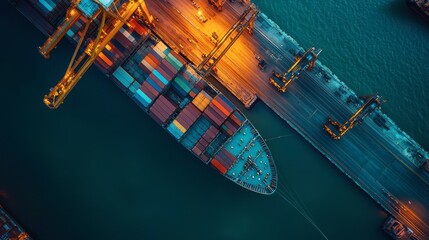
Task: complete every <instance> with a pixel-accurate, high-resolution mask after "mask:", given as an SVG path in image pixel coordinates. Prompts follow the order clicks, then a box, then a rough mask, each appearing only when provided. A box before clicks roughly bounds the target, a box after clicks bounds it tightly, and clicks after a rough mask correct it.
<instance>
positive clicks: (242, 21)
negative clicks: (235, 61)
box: [197, 4, 259, 77]
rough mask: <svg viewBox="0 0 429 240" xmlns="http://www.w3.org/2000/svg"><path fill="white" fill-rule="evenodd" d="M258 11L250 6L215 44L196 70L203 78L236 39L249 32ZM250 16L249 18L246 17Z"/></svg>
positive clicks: (253, 6)
mask: <svg viewBox="0 0 429 240" xmlns="http://www.w3.org/2000/svg"><path fill="white" fill-rule="evenodd" d="M258 13H259V10H258V9H257V8H256V6H255V5H254V4H251V5H250V6H249V7H248V8H247V9H246V10H245V11H244V12H243V13H242V14H241V15H240V17H239V18H238V20H237V22H235V23H234V25H233V26H232V27H231V28H230V29H229V30H228V31H227V32H226V34H225V35H224V36H223V37H222V38H221V39H220V40H219V42H217V44H216V46H215V47H214V48H213V49H212V50H211V51H210V53H209V54H208V55H207V56H205V57H204V59H203V61H202V62H201V63H200V64H199V65H198V67H197V69H198V70H200V71H203V74H202V75H203V77H206V76H207V75H209V74H210V72H211V71H212V70H213V68H214V67H215V66H216V64H217V63H218V62H219V61H220V59H221V58H222V57H223V56H224V55H225V54H226V52H227V51H228V50H229V49H230V48H231V46H232V45H233V44H234V43H235V42H236V41H237V39H238V38H239V37H240V36H241V34H242V33H243V32H244V31H245V30H246V29H247V30H248V31H249V33H251V30H249V29H250V28H251V27H252V26H253V22H254V21H255V19H256V16H257V15H258ZM249 14H251V15H250V17H248V16H249ZM235 31H237V33H236V35H235V36H234V37H231V38H230V36H231V35H232V33H234V32H235ZM228 39H230V42H229V43H228V45H227V46H226V47H225V48H224V49H223V50H222V52H221V53H220V54H219V55H218V56H217V57H215V54H216V53H217V52H218V51H219V50H220V49H221V47H222V46H223V44H224V43H225V42H226V41H227V40H228ZM206 67H207V68H206Z"/></svg>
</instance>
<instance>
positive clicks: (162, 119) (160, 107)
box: [149, 95, 177, 125]
mask: <svg viewBox="0 0 429 240" xmlns="http://www.w3.org/2000/svg"><path fill="white" fill-rule="evenodd" d="M176 109H177V106H176V105H175V104H174V103H172V102H171V101H170V100H168V99H167V98H165V97H164V95H160V96H159V97H158V99H156V101H155V102H154V104H153V105H152V107H150V109H149V115H150V116H151V117H152V118H153V119H154V120H155V121H156V122H157V123H158V124H160V125H163V124H165V123H166V122H167V120H168V119H169V118H170V116H171V115H172V114H173V113H174V112H175V111H176Z"/></svg>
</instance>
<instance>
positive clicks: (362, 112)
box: [323, 94, 383, 140]
mask: <svg viewBox="0 0 429 240" xmlns="http://www.w3.org/2000/svg"><path fill="white" fill-rule="evenodd" d="M361 98H362V99H364V100H366V101H365V103H364V104H363V105H362V107H360V108H359V109H358V110H357V111H356V112H355V114H353V116H351V117H350V118H349V119H348V120H347V121H346V122H345V123H343V124H341V123H339V122H337V121H334V120H332V118H331V117H328V121H327V122H326V123H325V125H323V129H324V130H325V132H327V133H328V134H329V135H330V136H331V137H332V138H333V139H335V140H340V139H341V137H342V136H343V135H344V134H345V133H346V132H347V131H349V130H350V129H352V128H353V127H354V125H356V124H357V123H362V122H363V120H364V119H365V118H366V117H367V116H368V115H369V114H370V113H371V112H372V111H374V110H375V109H377V108H378V109H380V104H381V102H382V101H383V100H382V98H381V97H380V96H379V95H378V94H376V95H370V96H363V97H361ZM329 125H331V126H333V127H334V130H336V132H334V130H332V129H331V128H330V127H329Z"/></svg>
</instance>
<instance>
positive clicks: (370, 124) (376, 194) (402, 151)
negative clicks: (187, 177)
mask: <svg viewBox="0 0 429 240" xmlns="http://www.w3.org/2000/svg"><path fill="white" fill-rule="evenodd" d="M147 4H148V7H149V8H150V9H151V10H152V12H153V14H154V15H155V16H162V19H161V18H159V19H160V20H159V22H157V26H156V29H155V31H156V32H157V34H158V35H160V36H161V37H162V38H163V39H164V40H165V41H167V42H168V43H169V44H171V45H172V46H175V47H176V48H177V49H178V50H180V51H181V52H182V53H183V54H184V55H186V56H187V57H188V58H189V59H190V60H191V61H192V62H194V63H195V64H198V63H199V62H201V59H202V58H201V55H202V54H203V53H208V52H209V51H210V50H211V49H212V48H213V47H214V43H212V42H211V40H210V36H211V34H212V32H213V31H215V32H216V33H217V35H218V36H222V35H223V34H224V33H225V32H226V31H227V30H228V29H229V27H231V26H232V25H233V23H234V21H235V20H236V19H237V18H238V16H239V15H240V13H241V12H242V11H243V10H244V7H243V6H242V5H240V4H239V3H238V2H235V3H230V2H229V1H226V2H225V6H224V8H223V12H221V13H218V12H216V11H215V10H214V8H213V7H212V6H210V5H208V4H207V1H198V3H197V5H199V6H200V9H202V11H203V12H204V14H205V15H206V17H207V19H208V21H207V22H206V23H202V22H200V21H198V19H197V18H196V17H195V13H196V11H197V10H196V8H195V7H194V6H193V5H192V2H190V1H175V2H174V3H173V2H165V1H147ZM178 36H180V37H178ZM188 38H189V39H192V41H189V40H188ZM298 50H303V49H302V48H301V47H299V45H298V44H297V43H296V42H295V41H294V40H293V39H292V38H291V37H289V36H288V35H286V34H285V33H283V31H282V30H281V29H280V28H279V27H278V26H277V25H276V24H275V23H273V22H272V21H271V20H269V19H268V18H267V17H266V16H265V15H264V14H261V13H260V14H259V16H258V18H257V21H256V22H255V31H254V34H253V35H252V36H250V35H248V34H246V33H245V34H243V35H242V36H241V37H240V39H238V40H237V42H236V43H235V44H234V46H233V47H232V48H231V49H230V50H229V52H228V53H227V54H226V55H225V56H224V57H223V58H222V60H221V61H220V62H219V63H218V65H217V68H218V74H217V76H216V77H217V78H220V79H223V80H220V83H222V84H224V86H225V87H226V88H227V89H231V88H236V87H237V88H241V89H247V91H249V92H251V93H255V94H256V95H257V96H258V98H259V99H260V100H262V101H263V102H264V103H265V104H266V105H267V106H268V107H270V108H271V109H272V110H273V111H274V112H276V113H277V114H278V115H279V116H280V117H281V118H282V119H284V120H285V121H286V122H287V123H288V124H289V125H290V126H292V127H293V128H294V129H295V130H296V131H298V132H299V133H300V134H301V135H302V136H303V137H304V138H305V139H306V140H308V141H309V142H310V143H311V144H312V145H313V146H314V147H316V148H317V149H318V150H319V151H320V152H321V153H322V154H324V155H325V156H326V157H327V158H328V159H329V160H330V161H331V162H332V163H333V164H335V165H336V166H337V167H338V168H339V169H340V170H341V171H343V172H344V173H345V174H346V175H347V176H348V177H350V178H351V179H352V180H353V181H354V182H355V183H356V184H358V185H359V186H360V187H361V188H362V189H363V190H364V191H365V192H367V193H368V194H369V195H370V196H371V197H372V198H373V199H374V200H375V201H377V202H378V203H379V204H380V205H381V206H382V207H383V208H384V209H385V210H386V211H388V212H389V213H391V214H392V215H393V216H395V218H397V219H398V220H400V221H401V222H402V223H404V224H405V225H407V226H409V227H410V228H411V229H412V230H413V231H414V233H415V235H416V236H417V237H418V238H421V239H428V238H429V226H428V224H427V223H428V222H429V190H428V189H429V188H428V185H429V175H428V174H427V173H426V172H424V170H423V169H421V168H419V166H420V164H421V161H422V160H424V159H427V158H428V154H427V152H425V151H424V150H423V149H421V148H420V146H419V145H418V144H417V143H415V142H414V141H413V140H412V139H411V138H410V137H409V136H408V135H407V134H405V133H403V132H402V131H401V130H400V129H399V128H398V127H397V126H396V125H395V124H394V123H393V121H391V120H390V119H389V118H387V116H385V115H384V114H383V113H382V112H380V111H377V112H376V113H378V114H380V116H383V117H384V118H385V119H386V122H387V123H386V124H387V125H388V126H389V128H390V130H386V129H385V128H383V127H380V126H379V125H377V124H376V122H375V121H373V120H372V118H373V117H374V116H375V115H376V113H372V114H371V115H370V116H369V117H368V118H367V119H366V120H365V121H364V122H363V124H361V125H358V126H356V127H355V128H353V129H352V130H351V131H350V132H348V133H347V134H346V135H345V136H344V137H343V139H342V140H341V141H334V140H332V139H331V138H330V137H329V136H328V135H327V134H326V133H325V132H324V131H323V130H322V126H323V124H324V123H325V122H326V120H327V118H328V116H332V117H333V118H334V119H335V120H337V121H340V122H341V121H345V120H346V119H348V118H349V117H350V116H351V115H352V114H353V113H354V112H355V111H356V109H357V108H358V106H356V105H354V104H347V103H346V99H347V97H348V96H350V95H353V96H356V94H355V93H354V92H353V91H352V90H350V89H348V88H347V86H346V85H345V84H344V83H343V82H341V81H340V80H338V78H337V77H336V76H335V75H333V74H332V73H331V72H330V70H329V69H327V68H326V67H324V66H323V65H321V63H320V62H318V63H317V66H316V68H315V69H314V70H313V71H312V72H303V73H302V74H301V76H300V78H299V79H298V80H297V81H295V82H294V83H292V84H291V85H290V86H289V89H288V90H287V92H286V93H284V94H281V93H279V92H277V91H276V90H275V89H274V88H273V86H271V85H270V84H269V83H268V78H269V76H270V74H271V70H274V71H277V72H285V71H286V70H287V69H288V68H289V67H290V66H291V65H292V64H293V62H294V56H293V54H292V53H296V52H297V51H298ZM257 56H259V57H261V58H262V59H264V60H265V61H266V62H267V63H268V67H267V69H266V70H265V71H261V70H260V69H259V68H258V66H257V64H258V60H257V59H256V57H257ZM326 75H327V76H329V78H330V81H327V79H326V78H325V77H324V76H326ZM225 82H226V84H225ZM231 86H232V87H231ZM231 92H232V93H233V94H234V93H235V91H231ZM237 98H238V99H239V100H241V99H242V97H241V96H237ZM413 153H414V154H413ZM415 153H418V154H415ZM277 159H279V160H280V161H281V160H282V158H281V157H277ZM409 202H410V203H412V204H409Z"/></svg>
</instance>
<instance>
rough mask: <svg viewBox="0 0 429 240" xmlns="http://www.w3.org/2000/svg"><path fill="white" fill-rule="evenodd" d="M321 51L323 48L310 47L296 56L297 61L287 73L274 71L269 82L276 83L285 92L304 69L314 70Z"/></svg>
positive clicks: (278, 88) (280, 90)
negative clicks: (299, 55)
mask: <svg viewBox="0 0 429 240" xmlns="http://www.w3.org/2000/svg"><path fill="white" fill-rule="evenodd" d="M321 52H322V50H321V49H318V50H316V49H315V48H314V47H312V48H309V49H308V50H307V51H306V52H305V53H304V54H303V55H302V56H301V57H296V61H295V63H294V64H293V65H292V67H290V68H289V70H288V71H287V72H286V73H285V74H283V75H282V74H280V73H277V72H275V71H273V73H272V74H271V77H270V79H269V82H270V83H271V84H272V85H274V86H275V87H276V88H277V90H279V92H282V93H284V92H285V91H286V88H287V86H288V85H289V84H290V83H291V82H292V81H294V80H295V79H297V78H298V76H299V75H300V74H301V72H302V71H303V70H307V71H311V70H313V68H314V66H315V65H316V60H317V57H318V56H319V54H320V53H321Z"/></svg>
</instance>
